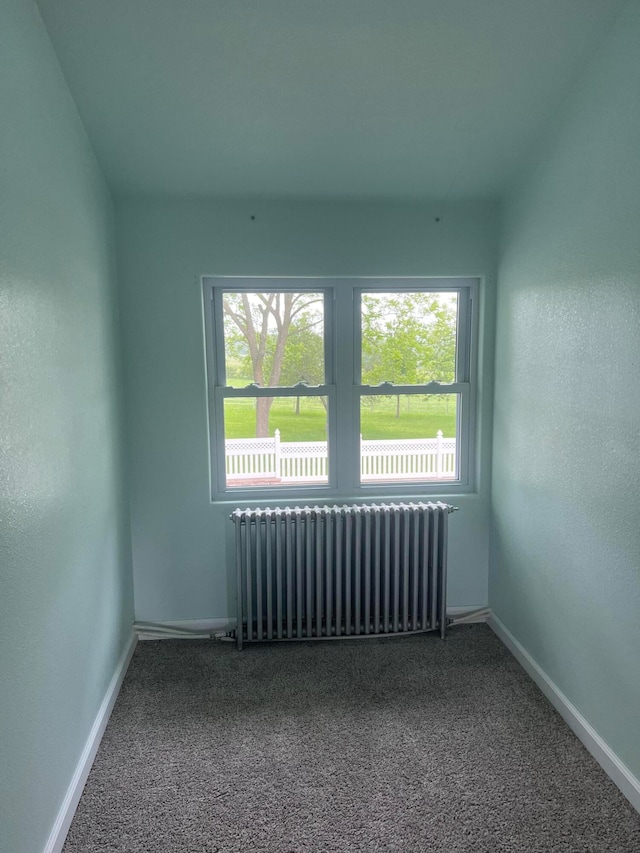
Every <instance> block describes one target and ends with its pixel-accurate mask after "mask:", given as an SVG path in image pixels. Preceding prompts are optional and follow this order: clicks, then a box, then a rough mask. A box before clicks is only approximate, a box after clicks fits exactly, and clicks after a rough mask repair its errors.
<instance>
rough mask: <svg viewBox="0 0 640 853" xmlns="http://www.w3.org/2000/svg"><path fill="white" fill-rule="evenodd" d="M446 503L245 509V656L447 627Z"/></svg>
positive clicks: (240, 633) (241, 565) (240, 550)
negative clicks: (271, 647)
mask: <svg viewBox="0 0 640 853" xmlns="http://www.w3.org/2000/svg"><path fill="white" fill-rule="evenodd" d="M454 509H455V507H452V506H449V505H448V504H445V503H440V502H438V503H409V504H403V503H399V504H382V505H370V506H359V505H353V506H324V507H319V506H314V507H308V506H305V507H298V506H296V507H285V508H284V509H281V508H275V509H245V510H243V509H236V510H235V511H234V512H233V513H232V514H231V519H232V520H233V522H234V525H235V542H236V572H237V603H238V623H237V628H236V641H237V644H238V649H242V645H243V643H246V642H261V641H265V640H320V639H335V638H344V637H358V636H367V635H378V636H380V635H391V634H407V633H417V632H423V631H434V630H439V631H440V635H441V636H442V637H443V638H444V636H445V630H446V626H447V616H446V585H447V521H448V515H449V513H450V512H453V511H454Z"/></svg>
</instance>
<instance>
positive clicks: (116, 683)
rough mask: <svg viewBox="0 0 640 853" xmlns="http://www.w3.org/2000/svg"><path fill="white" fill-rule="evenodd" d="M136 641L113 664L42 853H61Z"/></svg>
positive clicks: (134, 638)
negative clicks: (114, 665)
mask: <svg viewBox="0 0 640 853" xmlns="http://www.w3.org/2000/svg"><path fill="white" fill-rule="evenodd" d="M137 642H138V638H137V637H136V636H135V634H133V635H132V636H131V640H130V641H129V643H128V644H127V646H126V648H125V650H124V651H123V653H122V654H121V656H120V660H119V661H118V663H117V665H116V669H115V672H114V673H113V678H112V679H111V681H110V682H109V686H108V687H107V692H106V693H105V696H104V699H103V700H102V704H101V705H100V709H99V710H98V714H97V716H96V718H95V720H94V721H93V725H92V726H91V731H90V732H89V737H88V738H87V742H86V743H85V745H84V749H83V750H82V755H81V756H80V760H79V761H78V763H77V765H76V769H75V772H74V774H73V777H72V779H71V782H70V784H69V787H68V788H67V793H66V794H65V797H64V800H63V801H62V805H61V806H60V810H59V812H58V816H57V817H56V820H55V823H54V824H53V828H52V830H51V833H50V835H49V838H48V840H47V843H46V845H45V848H44V853H60V851H61V850H62V848H63V846H64V842H65V839H66V837H67V833H68V832H69V827H70V826H71V821H72V820H73V816H74V814H75V812H76V809H77V807H78V803H79V802H80V797H81V796H82V791H83V790H84V786H85V784H86V781H87V777H88V776H89V772H90V771H91V767H92V765H93V760H94V758H95V757H96V752H97V751H98V747H99V746H100V741H101V740H102V736H103V734H104V730H105V729H106V727H107V723H108V722H109V717H110V716H111V712H112V710H113V706H114V705H115V702H116V699H117V698H118V693H119V692H120V686H121V685H122V681H123V679H124V677H125V674H126V672H127V668H128V666H129V662H130V661H131V658H132V656H133V652H134V650H135V647H136V643H137Z"/></svg>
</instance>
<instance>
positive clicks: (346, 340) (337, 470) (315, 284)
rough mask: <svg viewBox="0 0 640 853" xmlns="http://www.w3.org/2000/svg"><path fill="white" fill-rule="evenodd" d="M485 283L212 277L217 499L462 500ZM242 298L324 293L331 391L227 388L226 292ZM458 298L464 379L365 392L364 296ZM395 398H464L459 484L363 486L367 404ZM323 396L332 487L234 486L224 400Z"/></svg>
mask: <svg viewBox="0 0 640 853" xmlns="http://www.w3.org/2000/svg"><path fill="white" fill-rule="evenodd" d="M479 282H480V280H479V278H468V277H467V278H462V277H457V276H456V277H446V278H443V277H438V278H432V277H419V278H337V279H333V278H316V277H314V278H299V277H296V278H289V277H275V276H264V277H263V276H261V277H255V278H247V277H244V276H242V277H237V276H203V278H202V295H203V309H204V337H205V355H206V368H207V401H208V416H209V457H210V485H211V500H212V501H215V502H218V501H231V502H233V503H237V502H238V501H239V500H248V501H264V500H270V501H274V500H279V501H283V500H286V499H305V500H309V501H322V500H325V499H335V498H341V497H345V498H346V497H350V498H357V499H362V500H366V499H368V498H373V497H376V498H379V497H381V496H385V497H386V496H388V497H390V498H391V497H395V496H406V497H412V496H414V495H415V496H419V495H422V496H427V495H436V494H438V495H447V494H459V493H465V492H470V491H473V489H474V486H475V478H474V472H475V444H476V420H477V361H478V357H477V339H478V292H479ZM225 291H230V292H233V293H238V292H243V291H245V292H261V291H262V292H294V293H301V292H312V293H318V292H322V293H324V312H325V325H324V351H325V384H324V385H318V386H304V385H296V386H274V387H260V388H257V387H255V386H248V387H247V388H232V387H230V386H227V385H226V377H225V353H224V336H223V310H222V294H223V293H224V292H225ZM376 291H377V292H380V293H392V292H401V293H407V292H425V291H433V292H438V293H443V292H457V293H458V294H459V299H458V305H459V308H458V326H457V343H456V378H455V382H453V383H446V384H445V383H437V382H430V383H426V384H424V385H393V386H392V390H391V389H390V388H389V387H388V386H386V387H381V386H367V385H361V383H360V378H361V363H360V362H361V317H360V304H361V302H360V300H361V296H362V293H371V292H376ZM390 390H391V393H392V394H393V395H395V394H420V395H425V394H439V395H442V394H457V395H458V398H457V399H458V405H457V429H456V438H457V451H458V478H457V479H456V480H438V481H434V480H422V481H405V482H402V483H385V482H382V481H380V482H371V483H361V482H360V464H361V461H360V406H361V403H360V401H361V397H362V396H368V395H385V394H386V395H389V393H390ZM298 396H300V397H302V396H324V397H326V398H327V403H328V427H327V442H328V450H329V464H328V473H329V477H328V483H327V484H315V483H314V484H309V485H299V484H297V485H293V486H275V487H274V486H272V487H260V486H251V487H247V486H245V487H233V488H229V487H228V486H227V485H226V463H225V441H224V401H225V399H229V398H233V397H251V398H255V397H298Z"/></svg>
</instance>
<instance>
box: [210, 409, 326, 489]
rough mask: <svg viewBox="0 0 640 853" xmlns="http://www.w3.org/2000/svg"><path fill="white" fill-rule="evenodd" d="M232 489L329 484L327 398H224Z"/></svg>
mask: <svg viewBox="0 0 640 853" xmlns="http://www.w3.org/2000/svg"><path fill="white" fill-rule="evenodd" d="M224 431H225V460H226V462H225V470H226V481H227V487H228V488H248V487H252V486H254V487H258V488H259V487H265V486H268V487H272V486H293V485H306V484H316V485H317V484H320V485H323V484H324V485H326V484H327V483H328V482H329V467H328V455H327V398H326V397H242V398H240V397H233V398H228V399H226V400H225V401H224Z"/></svg>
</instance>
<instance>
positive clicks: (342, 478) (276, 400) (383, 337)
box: [203, 277, 478, 500]
mask: <svg viewBox="0 0 640 853" xmlns="http://www.w3.org/2000/svg"><path fill="white" fill-rule="evenodd" d="M203 284H204V308H205V335H206V349H207V376H208V388H209V423H210V445H211V484H212V498H213V499H224V497H225V496H226V497H228V498H229V499H233V498H234V497H244V496H246V497H247V498H248V497H252V498H268V497H277V496H281V497H285V496H292V497H308V498H309V499H314V500H322V499H323V498H322V495H323V494H324V495H326V496H327V497H329V496H334V497H340V496H345V497H346V496H351V497H358V496H360V497H362V498H366V496H367V495H382V494H384V495H387V494H388V495H389V496H393V495H397V494H402V495H407V496H410V495H413V494H422V495H424V494H429V493H436V492H439V493H446V492H455V491H461V490H466V489H469V488H470V487H472V486H473V483H472V476H471V472H472V470H473V458H472V457H473V446H474V424H475V356H474V350H475V338H476V334H475V325H476V316H475V311H476V309H475V305H476V303H477V298H476V292H477V286H478V283H477V280H475V279H456V278H447V279H366V280H365V279H355V278H350V279H339V280H333V279H286V278H283V279H276V278H253V279H244V278H232V277H230V278H222V277H220V278H218V277H216V278H213V277H207V278H204V279H203ZM312 493H315V496H314V497H312Z"/></svg>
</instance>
